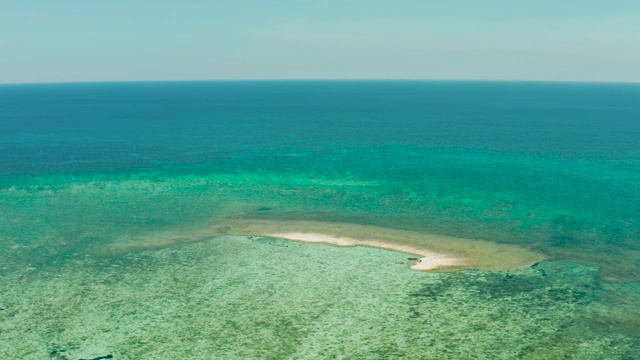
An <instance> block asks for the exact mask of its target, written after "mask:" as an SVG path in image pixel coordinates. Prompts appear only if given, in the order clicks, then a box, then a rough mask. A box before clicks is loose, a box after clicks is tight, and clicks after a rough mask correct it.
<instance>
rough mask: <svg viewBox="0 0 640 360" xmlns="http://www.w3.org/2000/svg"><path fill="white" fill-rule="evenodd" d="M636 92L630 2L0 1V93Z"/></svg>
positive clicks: (637, 6) (636, 35)
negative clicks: (240, 82)
mask: <svg viewBox="0 0 640 360" xmlns="http://www.w3.org/2000/svg"><path fill="white" fill-rule="evenodd" d="M215 79H225V80H227V79H487V80H551V81H616V82H620V81H622V82H640V1H639V0H609V1H605V0H603V1H595V0H582V1H578V0H528V1H522V0H475V1H472V0H440V1H431V0H423V1H417V0H405V1H402V0H395V1H391V0H368V1H348V0H344V1H334V0H325V1H323V0H315V1H311V0H298V1H293V0H291V1H284V0H262V1H257V0H211V1H204V0H189V1H171V0H156V1H146V0H145V1H143V0H128V1H118V0H111V1H108V0H93V1H90V0H82V1H81V0H56V1H52V0H19V1H17V0H0V83H17V82H60V81H64V82H66V81H131V80H215Z"/></svg>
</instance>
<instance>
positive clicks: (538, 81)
mask: <svg viewBox="0 0 640 360" xmlns="http://www.w3.org/2000/svg"><path fill="white" fill-rule="evenodd" d="M186 82H190V83H197V82H200V83H205V82H218V83H223V82H227V83H229V82H494V83H495V82H500V83H554V84H601V85H604V84H610V85H640V81H608V80H527V79H517V80H516V79H403V78H397V79H394V78H367V79H358V78H335V79H315V78H308V79H305V78H294V79H287V78H282V79H278V78H273V79H180V80H78V81H75V80H71V81H33V82H6V83H5V82H0V86H7V85H65V84H67V85H73V84H77V85H81V84H127V83H186Z"/></svg>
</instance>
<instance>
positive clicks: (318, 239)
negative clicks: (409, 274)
mask: <svg viewBox="0 0 640 360" xmlns="http://www.w3.org/2000/svg"><path fill="white" fill-rule="evenodd" d="M265 236H268V237H274V238H279V239H286V240H294V241H303V242H313V243H324V244H330V245H336V246H370V247H375V248H381V249H389V250H395V251H399V252H403V253H407V254H413V255H419V256H420V257H421V258H420V259H418V260H417V262H416V263H415V264H413V265H412V266H411V269H413V270H438V269H446V268H451V267H456V268H460V267H465V265H466V264H465V262H464V260H463V259H460V258H455V257H452V256H449V255H446V254H439V253H437V252H434V251H428V250H425V249H419V248H416V247H413V246H408V245H402V244H392V243H386V242H382V241H376V240H366V239H354V238H350V237H340V236H331V235H327V234H318V233H305V232H283V233H268V234H265Z"/></svg>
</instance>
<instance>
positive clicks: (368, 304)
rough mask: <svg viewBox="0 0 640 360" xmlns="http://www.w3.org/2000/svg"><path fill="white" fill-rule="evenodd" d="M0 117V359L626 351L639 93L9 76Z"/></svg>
mask: <svg viewBox="0 0 640 360" xmlns="http://www.w3.org/2000/svg"><path fill="white" fill-rule="evenodd" d="M0 130H1V131H0V154H2V156H0V209H1V212H2V216H1V217H0V249H2V251H0V275H1V276H2V278H0V289H1V290H2V291H1V292H0V308H1V309H3V310H0V336H1V337H2V338H3V339H4V340H5V341H3V343H6V344H9V345H8V346H7V345H3V347H2V348H1V349H0V355H4V356H1V357H3V358H33V359H41V358H47V357H51V358H60V359H77V358H95V357H98V356H104V355H106V354H112V355H113V356H114V358H123V359H124V358H131V359H140V358H154V357H155V358H157V357H164V358H184V357H185V356H188V357H190V358H210V356H208V354H214V355H217V357H219V358H234V357H236V358H237V357H238V356H240V357H248V358H256V357H259V358H268V357H271V358H318V357H331V356H338V357H339V356H344V357H345V358H434V359H438V358H477V357H478V356H480V355H478V354H483V355H482V356H484V357H485V358H531V359H534V358H537V359H539V358H550V359H554V358H562V357H563V356H565V357H568V358H581V359H582V358H585V359H586V358H593V359H602V358H612V359H635V358H638V357H637V354H638V353H640V312H639V310H638V309H637V304H638V303H640V302H639V301H638V300H640V239H639V236H640V235H639V234H640V231H639V230H640V141H639V140H638V139H640V85H621V84H553V83H491V82H203V83H198V82H185V83H180V82H178V83H113V84H55V85H54V84H52V85H5V86H0ZM228 218H233V219H237V218H242V219H244V218H246V219H273V220H317V221H327V222H346V223H355V224H364V225H375V226H382V227H389V228H396V229H404V230H413V231H419V232H425V233H434V234H441V235H451V236H456V237H463V238H470V239H476V238H477V239H486V240H490V241H494V242H498V243H506V244H516V245H520V246H523V247H526V248H529V249H531V250H534V251H537V252H540V253H542V254H544V255H545V256H546V257H547V260H545V261H543V262H541V263H539V264H537V265H536V266H534V267H533V268H531V269H522V270H514V271H511V272H485V271H473V270H469V271H460V272H453V273H423V272H414V271H410V270H408V269H407V267H408V263H407V264H405V262H406V256H404V257H403V255H402V254H399V253H395V252H390V251H384V250H379V249H366V248H353V249H336V248H331V247H327V246H323V245H317V244H298V243H291V242H286V241H281V240H270V239H266V238H253V239H251V238H247V237H228V236H215V237H211V236H210V235H207V233H206V231H203V229H206V228H208V227H210V226H211V225H212V224H216V223H217V222H220V221H223V220H224V219H228ZM256 239H257V240H256ZM310 259H311V260H310ZM303 260H304V261H303ZM400 263H402V264H400ZM332 279H335V280H332ZM336 280H338V281H336ZM212 284H213V285H212ZM214 285H215V286H214ZM300 289H302V290H301V291H302V293H301V292H299V291H298V290H300ZM132 304H135V306H134V305H132ZM187 309H188V310H187ZM274 314H275V315H274ZM33 324H38V326H35V327H34V325H33ZM26 332H28V333H29V340H28V341H24V334H25V333H26ZM391 334H392V335H391ZM62 350H64V351H62ZM482 356H480V357H482Z"/></svg>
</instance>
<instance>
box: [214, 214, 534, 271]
mask: <svg viewBox="0 0 640 360" xmlns="http://www.w3.org/2000/svg"><path fill="white" fill-rule="evenodd" d="M215 232H217V233H224V234H231V235H251V236H265V237H273V238H281V239H286V240H294V241H304V242H315V243H325V244H330V245H335V246H370V247H376V248H382V249H388V250H394V251H399V252H402V253H407V254H415V255H418V256H419V257H420V259H418V261H417V262H416V263H415V264H413V266H411V268H412V269H414V270H435V271H447V270H448V271H454V270H461V269H478V270H514V269H522V268H526V267H529V266H531V265H533V264H535V263H536V262H539V261H541V260H544V256H543V255H542V254H540V253H537V252H534V251H532V250H530V249H527V248H525V247H521V246H517V245H512V244H501V243H496V242H492V241H487V240H483V239H466V238H459V237H453V236H444V235H439V234H429V233H422V232H416V231H409V230H400V229H391V228H386V227H378V226H371V225H360V224H350V223H337V222H323V221H300V220H231V221H226V222H224V223H221V224H219V225H218V226H216V227H215Z"/></svg>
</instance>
